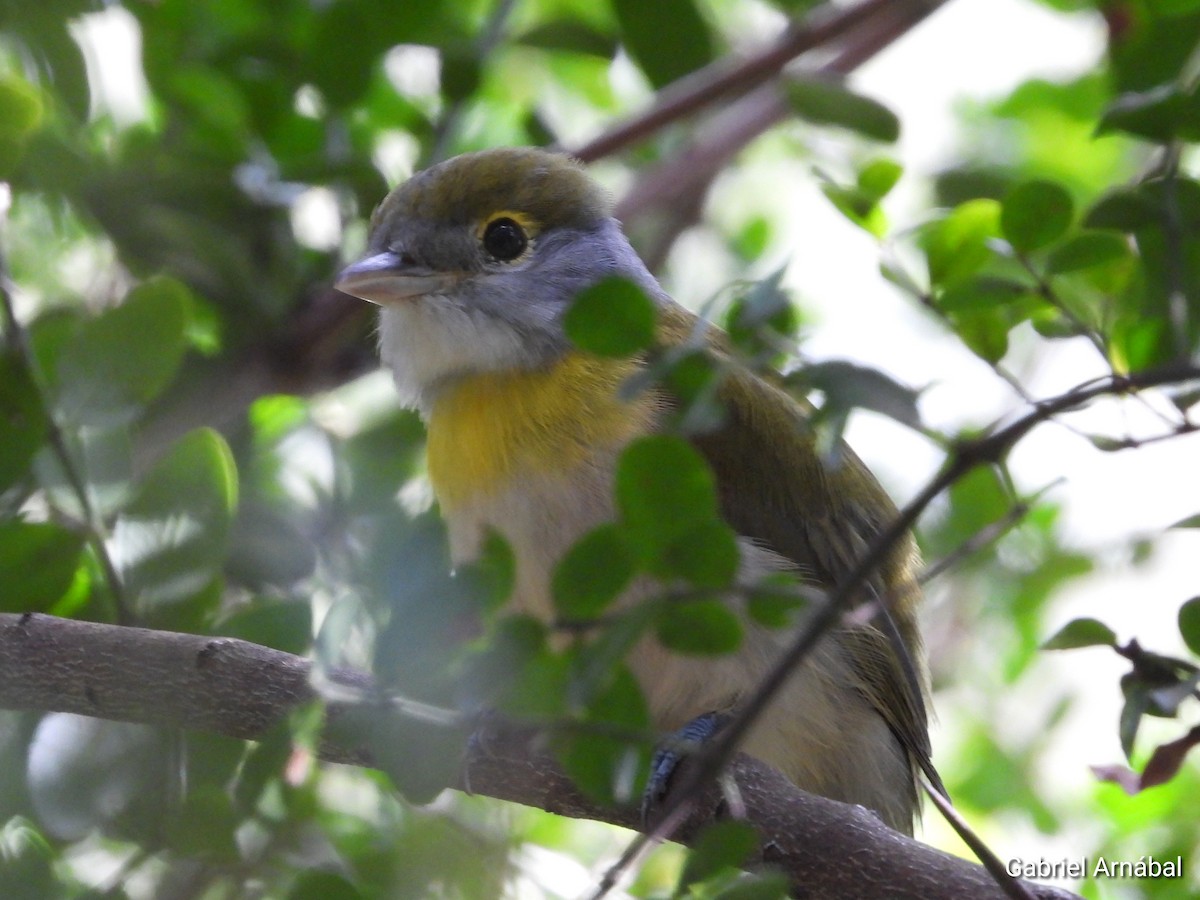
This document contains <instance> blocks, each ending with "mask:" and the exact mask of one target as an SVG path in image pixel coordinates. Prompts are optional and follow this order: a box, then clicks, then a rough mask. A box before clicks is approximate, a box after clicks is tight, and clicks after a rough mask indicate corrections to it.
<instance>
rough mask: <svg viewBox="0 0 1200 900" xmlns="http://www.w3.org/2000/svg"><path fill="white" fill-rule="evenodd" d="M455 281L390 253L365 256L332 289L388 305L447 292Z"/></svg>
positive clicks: (454, 278)
mask: <svg viewBox="0 0 1200 900" xmlns="http://www.w3.org/2000/svg"><path fill="white" fill-rule="evenodd" d="M457 280H458V278H457V276H456V275H454V274H451V273H446V272H435V271H433V270H432V269H428V268H426V267H424V266H418V265H414V264H412V263H408V262H405V261H404V260H402V259H401V258H400V255H399V254H397V253H393V252H392V251H390V250H384V251H383V252H382V253H373V254H371V255H370V256H364V257H363V258H362V259H360V260H358V261H357V262H352V263H351V264H350V265H348V266H346V268H344V269H342V271H341V274H339V275H338V277H337V280H336V281H335V282H334V283H333V286H334V287H335V288H337V289H338V290H339V291H341V292H342V293H344V294H350V295H351V296H352V297H358V298H360V299H362V300H369V301H370V302H371V303H378V304H379V305H380V306H387V305H389V304H394V303H402V302H404V301H405V300H411V299H412V298H413V297H420V296H422V295H424V294H436V293H439V292H441V291H444V290H447V289H449V288H450V287H452V286H453V285H454V283H455V282H456V281H457Z"/></svg>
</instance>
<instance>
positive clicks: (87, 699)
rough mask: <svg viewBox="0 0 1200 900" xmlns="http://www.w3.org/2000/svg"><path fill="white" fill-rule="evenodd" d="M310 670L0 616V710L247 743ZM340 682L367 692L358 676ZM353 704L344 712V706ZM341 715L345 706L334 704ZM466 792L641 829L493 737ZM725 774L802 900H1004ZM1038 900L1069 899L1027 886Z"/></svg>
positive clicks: (765, 856)
mask: <svg viewBox="0 0 1200 900" xmlns="http://www.w3.org/2000/svg"><path fill="white" fill-rule="evenodd" d="M310 671H311V664H310V663H309V661H308V660H306V659H303V658H301V657H298V656H293V655H292V654H289V653H282V652H280V651H278V650H271V649H269V648H267V647H262V646H259V645H257V644H251V643H248V642H246V641H240V640H234V639H230V638H219V637H216V638H215V637H206V636H201V635H189V634H176V633H172V632H163V631H151V630H147V629H143V628H124V627H120V626H114V625H103V624H98V623H94V622H77V621H73V620H69V619H58V618H54V617H52V616H44V615H33V614H30V615H0V708H6V709H27V710H40V711H47V712H49V711H57V712H71V713H78V714H80V715H87V716H96V717H99V718H104V719H115V720H120V721H126V722H140V723H143V724H148V725H159V726H166V727H174V728H189V729H197V730H202V731H211V732H216V733H219V734H224V735H228V736H230V737H237V738H245V739H254V738H255V737H258V736H261V735H262V734H264V733H265V732H266V731H267V730H268V729H270V728H271V726H273V725H275V724H277V723H279V722H280V721H282V720H283V719H284V718H286V716H287V715H288V713H289V712H291V711H292V710H293V709H295V708H296V707H297V706H298V705H301V704H304V703H307V702H310V701H312V700H315V699H317V693H316V691H315V690H314V689H313V687H312V686H311V684H310V681H309V675H310ZM335 679H336V680H337V681H338V682H341V683H344V684H347V685H351V686H354V687H357V688H366V687H369V685H370V680H369V679H368V678H367V677H366V676H364V675H362V674H359V673H350V672H344V673H338V674H336V675H335ZM349 705H352V704H349ZM328 706H329V714H330V715H331V716H334V717H336V716H338V715H339V714H342V713H344V712H345V711H346V709H347V706H348V704H346V703H339V702H333V703H330V704H329V705H328ZM464 752H465V753H466V759H465V762H464V766H463V773H464V782H465V783H468V784H469V785H470V789H471V791H472V792H474V793H477V794H484V795H487V796H490V797H496V798H499V799H502V800H511V801H513V802H516V803H522V804H525V805H527V806H536V807H540V808H541V809H544V810H547V811H549V812H552V813H557V814H559V815H564V816H570V817H572V818H587V819H597V820H600V821H605V822H611V823H613V824H617V825H623V826H625V827H628V828H637V827H638V824H639V822H638V813H637V811H636V810H634V809H628V808H626V809H611V808H606V807H601V806H598V805H596V804H595V803H593V802H592V801H590V800H588V799H587V798H586V797H584V796H583V795H582V794H580V793H579V791H577V790H576V789H575V787H574V785H573V784H572V783H571V781H570V779H568V778H567V777H566V775H565V774H564V773H563V771H562V769H561V768H559V766H558V765H557V764H556V763H555V761H554V760H553V758H552V757H550V756H549V755H548V754H547V753H546V752H544V751H543V750H542V749H541V747H540V742H539V741H537V740H536V739H531V738H530V736H529V735H528V733H526V732H519V731H513V730H512V729H506V728H502V727H496V726H495V725H489V726H488V731H487V733H486V734H483V735H481V736H478V738H477V739H476V740H473V741H471V742H470V746H469V747H468V748H467V749H466V750H465V751H464ZM321 755H322V757H323V758H325V759H327V760H331V761H334V762H343V763H352V764H357V765H369V764H370V759H369V755H368V754H367V753H365V752H364V751H363V750H362V749H361V748H358V747H353V746H345V745H339V744H336V743H334V742H332V741H327V742H326V744H325V745H324V746H323V747H322V749H321ZM728 774H729V775H730V776H731V777H732V778H733V780H734V783H736V785H737V788H738V791H739V793H740V797H741V803H742V805H743V806H744V808H745V814H746V819H747V820H748V821H749V822H751V823H752V824H753V825H754V826H755V827H756V828H757V829H758V831H759V833H760V834H761V835H762V836H763V840H762V850H761V855H760V859H761V860H762V861H764V862H766V863H769V864H771V865H772V866H775V867H777V868H779V869H782V870H783V871H785V872H786V873H787V874H788V877H789V878H790V879H791V882H792V884H793V885H794V891H795V894H796V896H798V897H812V898H826V897H827V898H840V900H856V898H863V900H867V898H878V897H888V898H896V900H904V898H913V900H916V898H921V900H939V898H946V900H951V898H954V900H957V898H963V897H971V898H981V900H983V898H993V897H995V898H1002V897H1004V896H1005V895H1004V893H1003V892H1002V891H1001V890H1000V889H999V888H998V887H997V886H996V885H995V883H994V882H992V880H991V879H990V878H989V877H988V875H987V873H986V872H984V870H983V869H982V868H980V867H979V866H977V865H974V864H973V863H970V862H966V861H965V860H962V859H959V858H957V857H954V856H950V855H949V854H946V853H942V852H940V851H938V850H934V849H933V848H931V847H927V846H925V845H924V844H921V843H919V842H917V841H914V840H912V839H910V838H907V837H904V836H903V835H901V834H898V833H897V832H894V831H892V830H891V829H889V828H887V827H886V826H884V825H883V824H882V823H881V822H879V820H878V819H876V818H875V817H874V816H873V815H872V814H870V813H869V812H867V811H866V810H864V809H862V808H860V807H854V806H849V805H847V804H844V803H837V802H835V801H833V800H828V799H826V798H824V797H818V796H816V795H813V794H808V793H805V792H804V791H801V790H799V789H798V788H797V787H796V786H795V785H793V784H792V783H791V782H790V781H788V780H787V779H786V778H785V777H784V776H783V775H782V774H780V773H779V772H777V771H775V770H774V769H772V768H771V767H769V766H767V765H765V764H764V763H762V762H759V761H758V760H756V759H753V758H751V757H748V756H745V755H739V756H737V757H736V758H735V759H734V761H733V763H732V764H731V766H730V768H729V770H728ZM723 808H724V804H723V803H722V802H721V795H720V792H719V790H718V788H716V787H715V786H714V787H712V788H710V789H709V791H708V792H707V794H706V795H705V796H703V797H701V798H700V799H699V801H698V802H697V803H696V804H695V805H694V807H693V810H694V811H693V813H692V815H691V816H690V818H688V819H687V820H686V821H685V822H684V824H683V826H682V827H681V828H680V829H679V831H678V832H677V833H676V835H675V836H676V838H677V839H678V840H680V841H682V842H683V843H685V844H688V843H691V842H692V841H693V840H694V839H695V837H696V835H697V834H698V833H699V832H700V830H701V829H702V828H703V827H704V826H705V825H706V824H708V823H710V822H712V821H713V819H714V818H715V817H717V816H719V815H720V814H721V812H720V811H721V810H722V809H723ZM1029 889H1030V890H1031V891H1033V893H1034V896H1036V897H1039V898H1063V897H1073V896H1075V895H1073V894H1070V893H1067V892H1065V891H1060V890H1056V889H1053V888H1047V887H1044V886H1040V885H1029Z"/></svg>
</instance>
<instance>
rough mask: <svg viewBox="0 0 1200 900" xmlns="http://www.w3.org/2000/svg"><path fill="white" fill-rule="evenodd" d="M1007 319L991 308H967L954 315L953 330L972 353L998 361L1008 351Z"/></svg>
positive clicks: (994, 361) (992, 361)
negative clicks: (967, 309)
mask: <svg viewBox="0 0 1200 900" xmlns="http://www.w3.org/2000/svg"><path fill="white" fill-rule="evenodd" d="M1008 329H1009V323H1008V321H1007V320H1006V319H1005V318H1004V317H1003V316H1001V315H999V314H998V313H996V312H994V311H992V310H969V311H964V312H961V313H957V314H956V315H955V316H954V331H955V333H956V334H957V335H958V336H959V337H960V338H962V341H963V343H964V344H966V345H967V346H968V347H969V348H970V349H971V351H972V352H973V353H976V354H978V355H979V357H980V358H982V359H985V360H987V361H988V362H990V363H998V362H1000V360H1002V359H1004V355H1005V354H1006V353H1008Z"/></svg>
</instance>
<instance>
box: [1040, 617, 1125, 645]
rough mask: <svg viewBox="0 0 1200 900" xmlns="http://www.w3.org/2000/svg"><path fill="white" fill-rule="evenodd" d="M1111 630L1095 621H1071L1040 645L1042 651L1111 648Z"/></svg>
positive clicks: (1085, 619)
mask: <svg viewBox="0 0 1200 900" xmlns="http://www.w3.org/2000/svg"><path fill="white" fill-rule="evenodd" d="M1116 643H1117V636H1116V634H1115V633H1113V630H1112V629H1111V628H1109V627H1108V626H1107V625H1105V624H1104V623H1103V622H1101V621H1099V620H1097V619H1088V618H1082V619H1072V620H1071V621H1070V622H1068V623H1067V624H1066V625H1064V626H1063V627H1062V628H1060V629H1059V630H1058V631H1056V632H1055V633H1054V635H1053V637H1051V638H1049V639H1048V640H1047V641H1046V642H1045V643H1044V644H1042V649H1043V650H1075V649H1077V648H1079V647H1112V646H1114V645H1115V644H1116Z"/></svg>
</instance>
